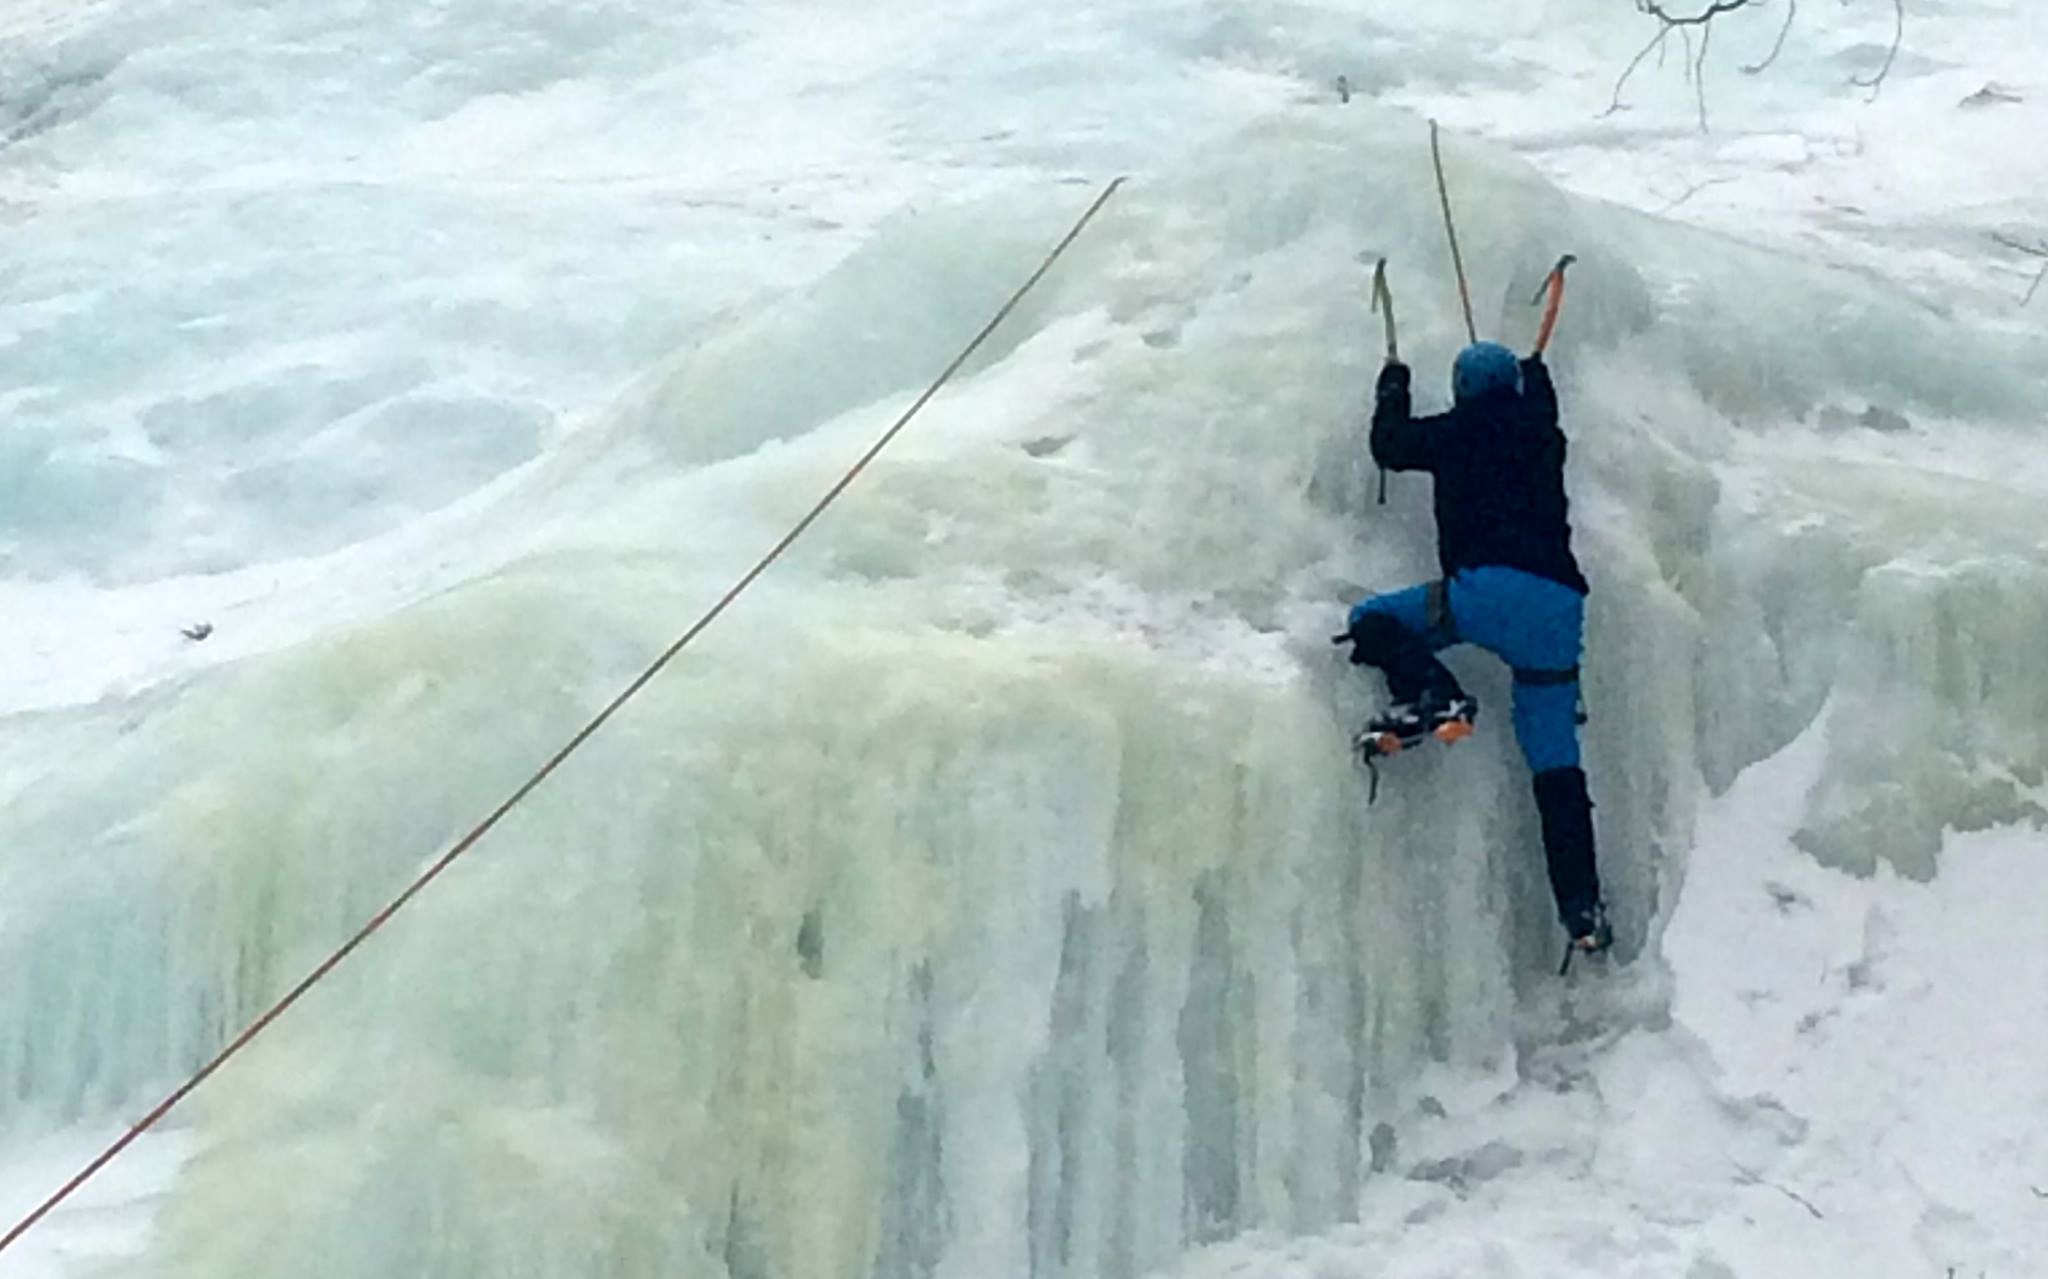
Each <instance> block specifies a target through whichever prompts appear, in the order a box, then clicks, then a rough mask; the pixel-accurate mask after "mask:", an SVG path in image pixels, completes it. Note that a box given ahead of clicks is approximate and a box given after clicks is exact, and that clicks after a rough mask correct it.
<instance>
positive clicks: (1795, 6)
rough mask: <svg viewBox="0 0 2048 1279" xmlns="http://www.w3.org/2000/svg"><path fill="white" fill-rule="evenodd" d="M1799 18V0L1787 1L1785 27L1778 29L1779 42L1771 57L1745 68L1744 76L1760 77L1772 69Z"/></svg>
mask: <svg viewBox="0 0 2048 1279" xmlns="http://www.w3.org/2000/svg"><path fill="white" fill-rule="evenodd" d="M1798 16H1799V0H1786V3H1785V25H1784V26H1782V27H1779V28H1778V42H1777V43H1776V44H1774V45H1772V46H1771V56H1770V57H1768V58H1765V59H1764V60H1763V61H1762V62H1759V63H1757V64H1756V65H1755V66H1750V67H1744V68H1743V69H1742V74H1744V75H1759V74H1761V73H1763V72H1765V71H1768V70H1769V69H1770V66H1771V64H1772V63H1773V62H1776V61H1777V60H1778V55H1779V54H1781V53H1783V52H1785V37H1786V36H1789V35H1791V34H1792V22H1793V20H1794V19H1795V18H1797V17H1798Z"/></svg>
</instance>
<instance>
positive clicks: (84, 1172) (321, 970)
mask: <svg viewBox="0 0 2048 1279" xmlns="http://www.w3.org/2000/svg"><path fill="white" fill-rule="evenodd" d="M1123 182H1124V179H1122V178H1117V179H1116V180H1115V181H1113V182H1111V183H1110V184H1109V185H1108V186H1106V187H1104V188H1103V189H1102V193H1101V194H1100V195H1097V196H1096V197H1095V202H1094V203H1093V204H1091V205H1089V206H1088V209H1087V211H1086V212H1085V213H1083V214H1082V215H1081V217H1080V218H1079V220H1077V221H1076V222H1075V223H1074V225H1073V228H1072V229H1071V230H1069V231H1068V232H1067V234H1066V236H1065V237H1064V238H1063V239H1061V240H1060V242H1059V243H1058V244H1057V245H1055V246H1054V247H1053V250H1052V252H1050V253H1048V254H1047V255H1046V257H1045V261H1043V262H1041V263H1040V264H1039V266H1038V269H1037V270H1036V271H1033V272H1032V273H1031V276H1030V278H1029V279H1027V280H1025V281H1024V283H1023V284H1022V285H1021V286H1019V287H1018V289H1017V291H1016V292H1015V293H1013V294H1011V295H1010V300H1009V301H1007V302H1005V303H1003V305H1002V308H1001V309H1000V310H998V311H997V312H996V313H995V315H994V317H992V318H991V319H990V320H989V322H988V323H987V324H985V325H983V326H982V328H981V332H979V333H977V334H975V335H974V340H973V341H971V342H969V343H968V344H967V345H966V347H965V348H964V349H962V350H961V352H960V354H959V355H957V356H955V357H953V362H952V363H951V364H948V365H947V366H946V368H945V371H944V372H942V373H940V374H939V376H938V377H937V379H936V380H934V381H933V382H932V384H931V385H930V386H929V387H926V388H925V391H924V394H922V395H920V396H918V397H917V400H916V402H915V403H913V404H912V405H911V406H910V407H909V408H908V409H905V410H904V412H903V416H901V417H899V418H897V419H896V421H895V423H894V424H893V425H892V426H890V427H889V429H888V430H886V431H884V432H883V433H882V436H881V438H880V439H878V440H876V441H875V442H874V444H872V445H870V446H869V448H868V451H867V452H865V453H863V454H861V456H860V460H859V461H857V462H855V463H854V464H853V466H852V467H851V468H849V469H848V470H847V472H846V474H845V475H843V476H841V477H840V478H839V481H838V483H836V484H834V485H833V486H832V487H831V488H830V489H829V490H827V491H826V493H825V496H823V497H822V498H819V499H818V502H817V504H816V505H815V506H813V507H812V508H811V509H810V510H809V511H808V512H807V513H806V514H805V515H804V517H803V518H802V519H800V520H798V521H797V522H796V524H795V525H794V526H793V527H792V528H791V529H790V530H789V532H787V533H785V534H784V535H783V536H782V540H781V541H779V542H777V543H776V544H775V545H774V546H773V547H772V548H770V550H769V551H768V553H767V554H766V555H763V556H762V557H761V559H760V562H759V563H757V564H755V565H754V567H752V568H751V569H748V570H747V572H746V574H745V576H743V577H741V578H740V579H739V581H737V582H735V583H733V586H732V588H731V589H730V590H728V591H726V593H725V594H724V595H723V596H721V597H720V598H719V600H718V602H717V603H716V604H713V605H712V606H711V608H710V609H709V610H708V611H707V612H706V613H705V614H704V615H703V616H702V617H700V618H698V619H697V621H696V622H695V623H694V624H693V625H692V626H691V627H690V629H689V630H687V631H684V632H683V634H682V635H681V637H679V638H678V639H677V640H676V641H675V643H673V644H670V645H669V646H668V647H667V648H666V649H664V650H663V651H662V653H661V655H660V656H659V657H657V658H655V659H654V661H653V662H652V663H650V664H649V665H648V667H647V669H646V670H644V671H642V672H640V674H639V676H638V677H637V678H635V679H634V680H633V682H632V683H630V684H628V685H627V686H626V687H625V689H624V690H623V691H622V692H620V693H619V695H618V696H616V697H614V698H612V700H611V701H610V702H609V703H608V704H606V706H605V708H604V709H603V710H601V711H599V712H598V713H597V715H596V716H595V717H593V718H592V719H591V721H590V722H589V723H588V724H585V725H584V726H583V728H582V730H581V731H579V732H578V733H577V734H576V735H575V736H574V737H572V738H570V739H569V741H568V744H567V745H565V746H563V747H562V748H561V749H560V750H558V751H556V752H555V753H554V755H552V756H551V757H549V759H548V761H547V762H546V763H545V764H542V765H541V766H540V768H539V769H538V770H537V771H536V772H535V773H534V774H533V776H531V777H529V778H527V779H526V781H525V782H524V783H522V784H521V785H520V787H519V789H517V790H515V791H513V792H512V794H511V795H509V796H508V797H506V799H505V801H504V802H503V803H501V804H499V805H498V806H497V807H496V808H495V809H493V810H492V811H491V814H490V816H488V817H486V818H484V819H483V820H482V821H480V822H478V823H477V824H476V825H475V826H474V827H473V828H472V829H471V830H470V832H469V833H468V834H466V835H464V836H463V837H462V838H461V839H459V840H457V841H456V842H455V844H454V846H453V847H451V848H450V849H449V850H448V851H447V852H445V853H443V854H441V856H440V858H439V859H437V860H436V861H435V862H434V863H433V865H431V866H429V867H427V869H426V871H425V872H424V873H422V874H421V875H420V876H419V878H417V879H415V880H414V881H413V882H412V883H411V884H410V885H408V886H407V888H406V890H405V891H404V892H402V893H400V894H399V895H398V896H397V897H395V898H393V899H392V900H391V903H390V905H388V906H386V907H384V909H382V910H380V911H378V912H377V913H376V914H375V915H373V916H371V917H370V921H369V922H368V923H366V924H364V925H363V926H362V927H361V928H360V929H358V930H357V931H356V933H355V935H354V936H353V937H350V938H349V939H348V940H347V941H346V942H344V943H342V945H341V947H340V948H339V949H337V950H336V951H335V952H334V953H333V954H331V955H329V956H328V957H327V958H326V959H323V960H321V961H320V963H319V965H318V966H317V967H315V968H314V969H313V971H311V972H309V973H307V974H306V975H305V976H304V977H303V978H301V979H300V980H299V983H298V984H297V985H295V986H293V987H292V988H291V990H289V991H288V992H286V993H285V995H284V997H283V998H282V999H279V1000H278V1001H277V1002H276V1003H274V1004H272V1005H271V1006H270V1007H269V1008H268V1009H267V1010H266V1011H265V1012H264V1013H263V1015H262V1016H260V1017H258V1018H257V1019H256V1020H255V1021H253V1022H250V1023H249V1025H248V1027H247V1028H246V1029H244V1030H243V1031H242V1032H241V1033H240V1034H238V1035H236V1036H235V1037H234V1038H233V1039H232V1040H230V1041H228V1044H227V1046H226V1047H225V1048H222V1049H221V1050H220V1051H219V1052H218V1053H216V1054H214V1056H213V1059H212V1060H210V1061H208V1062H207V1063H206V1064H205V1065H204V1066H201V1067H200V1068H199V1069H198V1070H197V1071H195V1072H194V1073H193V1075H192V1077H191V1078H189V1079H187V1080H186V1081H185V1082H184V1083H182V1084H180V1085H178V1087H177V1088H176V1089H175V1090H173V1091H172V1092H171V1094H170V1095H169V1096H167V1097H165V1098H164V1099H163V1100H162V1101H160V1102H158V1103H157V1104H156V1105H155V1106H154V1107H152V1108H151V1109H150V1111H149V1113H148V1114H146V1115H144V1116H143V1117H142V1118H141V1119H139V1120H137V1121H136V1122H135V1123H134V1125H133V1126H131V1127H130V1128H129V1129H128V1131H127V1132H125V1133H123V1134H122V1135H121V1137H120V1139H119V1140H117V1141H115V1142H114V1143H113V1144H112V1145H110V1146H108V1147H107V1148H106V1149H105V1150H103V1151H101V1152H100V1154H99V1155H98V1156H97V1157H95V1158H94V1159H93V1161H92V1162H91V1163H89V1164H87V1165H86V1166H85V1167H84V1168H82V1169H80V1170H79V1172H78V1173H77V1174H76V1175H75V1176H73V1177H72V1178H71V1180H69V1181H67V1182H65V1183H64V1184H63V1186H61V1187H60V1188H59V1189H58V1190H57V1191H56V1192H55V1193H54V1194H52V1195H51V1196H50V1197H49V1198H48V1199H45V1200H44V1201H43V1202H42V1203H41V1204H40V1205H38V1206H37V1207H36V1209H35V1211H33V1212H31V1213H29V1214H28V1216H26V1217H23V1218H22V1219H21V1220H20V1221H19V1222H18V1223H16V1224H15V1226H14V1227H13V1229H11V1230H9V1231H8V1232H7V1233H6V1235H4V1236H0V1252H5V1251H6V1250H7V1248H8V1246H9V1245H11V1244H12V1243H14V1241H15V1240H17V1239H19V1238H21V1237H22V1236H23V1235H24V1234H27V1233H28V1231H29V1230H30V1229H31V1228H32V1227H34V1226H35V1224H36V1223H37V1222H39V1221H41V1220H42V1219H43V1218H44V1217H45V1216H47V1215H48V1214H49V1213H50V1211H51V1210H52V1209H54V1208H56V1207H57V1205H59V1204H61V1203H63V1202H64V1201H65V1200H66V1199H68V1198H70V1197H71V1195H72V1194H73V1193H74V1192H76V1191H77V1190H78V1189H79V1187H81V1186H83V1185H85V1183H86V1182H88V1181H90V1180H91V1179H92V1178H93V1176H94V1175H95V1174H96V1173H98V1172H99V1171H100V1169H102V1168H104V1167H106V1166H107V1165H108V1164H110V1163H112V1162H113V1161H114V1159H115V1158H116V1157H117V1156H119V1155H120V1153H121V1152H122V1151H123V1150H126V1149H127V1148H128V1146H129V1145H130V1144H132V1143H133V1142H134V1141H135V1139H136V1138H138V1137H140V1136H142V1134H144V1133H146V1132H148V1131H149V1130H150V1129H151V1128H153V1127H155V1126H156V1124H157V1123H158V1121H160V1120H161V1119H163V1117H164V1116H165V1115H167V1114H169V1113H170V1112H171V1109H172V1108H173V1107H175V1106H176V1105H177V1104H178V1103H179V1102H181V1101H183V1100H184V1099H185V1098H186V1097H187V1096H189V1095H191V1093H192V1092H193V1090H194V1089H196V1088H198V1087H199V1085H201V1084H203V1083H205V1082H206V1080H207V1079H208V1078H209V1077H211V1076H212V1075H213V1073H214V1072H215V1071H217V1070H219V1069H220V1068H221V1067H222V1066H224V1065H226V1064H227V1063H228V1061H229V1059H231V1058H232V1057H234V1055H235V1054H236V1053H239V1052H240V1051H242V1049H243V1048H245V1047H247V1046H248V1044H249V1042H250V1041H251V1040H253V1039H255V1038H256V1036H258V1035H260V1034H262V1033H263V1032H264V1030H266V1029H268V1028H269V1026H270V1024H271V1023H272V1022H274V1021H276V1020H277V1019H278V1018H279V1017H281V1016H283V1015H284V1013H285V1011H286V1010H287V1009H289V1008H290V1007H291V1006H292V1005H293V1004H295V1003H297V1002H298V1001H299V998H300V997H301V996H302V995H304V994H305V993H306V992H307V991H309V990H311V989H312V988H313V987H314V986H315V985H317V984H318V983H319V982H320V981H321V979H322V978H324V977H326V976H327V974H329V973H331V972H333V971H334V970H335V968H337V967H338V966H340V964H341V962H342V961H343V960H344V959H347V958H348V957H349V955H350V954H351V953H353V952H354V951H355V949H356V948H357V947H358V946H361V945H362V944H363V943H364V942H365V941H368V940H369V938H370V935H371V934H373V933H375V932H376V931H377V930H378V929H380V928H382V927H383V926H384V925H385V924H386V923H388V922H390V919H391V917H392V916H393V915H396V914H397V913H398V912H399V911H400V910H402V909H403V908H404V907H405V905H406V903H408V902H410V901H411V900H412V899H413V898H414V897H417V896H418V895H419V894H420V892H421V891H422V890H424V889H425V888H426V886H427V885H428V884H431V883H432V882H433V881H434V880H435V879H437V878H439V876H440V874H441V872H442V871H444V870H447V869H448V867H449V866H451V865H453V864H454V862H455V859H456V858H458V857H460V856H462V855H463V854H464V853H466V852H468V851H469V850H470V848H472V847H473V846H474V845H475V844H476V843H477V841H479V840H481V839H482V838H483V837H484V836H485V835H487V834H489V833H490V831H491V828H492V827H494V826H496V825H497V824H498V823H499V821H501V820H502V819H503V818H504V816H505V815H506V814H507V813H509V812H511V811H512V809H513V808H514V807H516V806H517V805H518V804H519V803H520V801H522V800H524V799H525V798H526V797H527V796H528V795H530V794H532V793H533V792H534V791H535V790H536V789H537V788H539V786H540V784H541V783H542V782H544V781H546V780H547V779H548V776H549V775H550V774H552V773H553V772H554V771H555V770H556V769H557V768H559V767H561V765H562V763H563V761H565V760H567V759H568V758H569V756H571V755H573V754H575V753H576V750H577V749H578V748H579V747H581V746H582V745H583V743H585V742H587V741H589V740H590V738H591V737H592V736H593V735H595V734H596V732H597V730H598V729H600V728H602V727H604V724H605V722H606V721H607V720H609V719H611V717H612V716H613V715H615V714H617V713H618V711H619V709H620V708H621V707H623V706H624V705H625V704H626V703H627V702H629V701H631V700H632V699H633V697H634V695H635V694H637V693H639V691H640V690H641V689H643V688H645V687H646V686H647V684H648V683H649V681H651V680H653V678H654V677H655V676H656V675H658V674H660V673H661V671H662V668H664V667H666V666H667V665H668V664H669V663H670V662H671V661H673V660H675V657H676V655H677V654H678V653H681V652H682V651H683V649H685V648H687V647H688V646H689V644H690V641H692V640H694V639H696V638H697V636H698V635H700V634H702V633H703V632H704V630H705V628H706V627H708V626H710V625H711V623H712V622H714V621H716V620H717V619H718V617H719V615H720V614H721V613H723V612H725V610H726V609H727V608H730V607H731V606H732V603H733V601H735V600H737V599H738V598H739V597H740V595H741V594H742V593H744V592H745V591H746V589H747V588H748V587H749V586H752V585H753V584H754V581H755V580H756V579H757V578H759V577H760V576H761V575H762V574H763V573H765V572H767V571H768V568H769V566H770V565H772V564H774V563H775V561H776V560H778V559H780V558H782V554H783V552H785V551H787V550H788V549H789V548H790V547H791V546H792V545H793V544H794V543H795V542H796V540H797V539H798V538H799V537H802V536H803V534H804V532H805V530H807V529H809V528H810V527H811V525H812V524H813V523H815V522H816V521H817V519H818V517H819V516H821V515H823V514H824V513H825V511H826V508H828V507H830V506H831V505H832V504H833V503H834V502H836V501H838V500H839V495H840V494H842V493H844V492H845V491H846V490H847V489H848V488H849V487H851V486H852V484H853V482H854V481H855V480H856V479H858V478H860V475H861V472H863V471H865V470H866V469H867V468H868V464H869V463H871V462H873V461H874V460H875V458H877V457H878V456H880V455H881V452H882V450H883V449H885V448H887V447H888V446H889V443H890V441H892V440H894V439H895V438H896V436H897V434H898V433H900V432H901V431H902V430H903V428H904V427H905V426H907V425H909V423H910V420H911V419H912V418H914V417H916V416H917V414H918V412H919V411H920V410H922V409H923V408H924V406H925V405H926V404H927V403H929V402H930V401H931V399H932V397H933V396H935V395H937V394H938V393H939V390H940V389H941V388H942V387H944V386H945V385H946V383H948V382H950V381H951V380H952V379H953V375H954V374H956V373H958V372H959V371H960V368H961V366H962V365H964V364H966V363H967V361H968V360H969V359H971V358H972V357H973V355H974V353H975V352H976V351H978V350H980V349H981V345H982V343H984V342H986V341H987V340H988V338H989V336H990V335H991V334H993V333H994V332H995V331H996V328H997V326H998V325H1000V324H1002V322H1003V321H1004V320H1005V319H1008V318H1009V315H1010V313H1011V312H1012V311H1014V310H1016V308H1017V305H1018V303H1020V302H1022V301H1023V300H1024V296H1025V295H1026V294H1027V293H1029V292H1031V290H1032V289H1033V288H1034V287H1036V286H1037V284H1038V282H1039V281H1040V280H1041V279H1043V278H1044V277H1045V274H1046V272H1048V271H1050V270H1052V267H1053V264H1054V263H1056V262H1058V261H1059V260H1060V258H1061V256H1062V255H1064V254H1065V253H1066V251H1067V249H1068V248H1069V247H1071V246H1072V245H1073V243H1074V241H1075V240H1077V239H1079V238H1080V235H1081V232H1082V231H1084V230H1086V229H1087V227H1088V224H1089V223H1090V222H1092V221H1094V220H1095V215H1096V214H1097V213H1099V212H1101V211H1102V206H1103V205H1105V204H1107V203H1109V198H1110V197H1111V196H1112V195H1115V194H1116V190H1117V188H1118V187H1120V186H1122V185H1123Z"/></svg>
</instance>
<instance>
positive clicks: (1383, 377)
mask: <svg viewBox="0 0 2048 1279" xmlns="http://www.w3.org/2000/svg"><path fill="white" fill-rule="evenodd" d="M1408 378H1409V374H1408V366H1407V365H1405V364H1403V363H1401V362H1400V361H1399V360H1389V361H1388V362H1387V364H1386V366H1385V367H1384V368H1382V369H1381V370H1380V382H1379V387H1378V388H1377V390H1376V391H1375V394H1376V395H1378V397H1379V398H1380V399H1382V400H1384V399H1386V398H1387V397H1388V396H1389V395H1392V394H1394V393H1395V392H1396V391H1406V390H1407V389H1408Z"/></svg>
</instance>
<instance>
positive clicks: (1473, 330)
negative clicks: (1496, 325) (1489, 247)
mask: <svg viewBox="0 0 2048 1279" xmlns="http://www.w3.org/2000/svg"><path fill="white" fill-rule="evenodd" d="M1429 159H1430V163H1432V164H1434V165H1435V166H1436V194H1437V198H1438V199H1440V200H1442V201H1443V206H1444V231H1445V233H1446V234H1448V235H1449V236H1450V237H1451V268H1452V269H1453V270H1455V271H1456V272H1457V273H1458V300H1459V301H1460V302H1462V303H1464V304H1465V334H1466V336H1467V337H1469V338H1471V339H1472V340H1473V341H1474V342H1477V341H1478V340H1479V326H1478V325H1477V324H1475V323H1474V322H1473V320H1472V290H1471V288H1470V287H1469V286H1467V285H1466V283H1465V256H1464V255H1463V254H1462V253H1460V252H1458V224H1457V222H1456V221H1455V220H1454V219H1453V218H1452V217H1451V188H1450V186H1449V185H1448V184H1447V183H1445V181H1444V151H1443V146H1442V145H1441V144H1440V143H1439V142H1438V141H1437V128H1436V121H1434V120H1431V121H1430V122H1429Z"/></svg>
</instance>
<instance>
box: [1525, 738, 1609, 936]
mask: <svg viewBox="0 0 2048 1279" xmlns="http://www.w3.org/2000/svg"><path fill="white" fill-rule="evenodd" d="M1535 786H1536V812H1537V814H1538V815H1539V816H1540V817H1541V818H1542V819H1543V854H1544V859H1545V860H1546V861H1547V862H1549V864H1550V891H1551V892H1552V893H1554V894H1555V895H1556V897H1557V915H1558V918H1559V919H1560V920H1562V921H1563V923H1564V926H1565V928H1566V929H1567V930H1574V931H1575V929H1574V926H1575V925H1579V924H1582V923H1583V922H1584V921H1586V920H1587V919H1589V918H1590V917H1591V915H1592V913H1593V909H1594V907H1596V906H1597V905H1599V903H1600V873H1599V871H1598V870H1597V869H1596V868H1595V866H1594V860H1593V800H1592V798H1591V797H1590V796H1588V795H1587V794H1586V773H1585V770H1584V769H1580V768H1553V769H1549V770H1547V771H1545V772H1541V773H1538V774H1536V778H1535Z"/></svg>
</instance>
